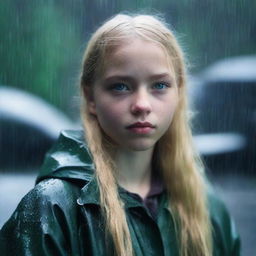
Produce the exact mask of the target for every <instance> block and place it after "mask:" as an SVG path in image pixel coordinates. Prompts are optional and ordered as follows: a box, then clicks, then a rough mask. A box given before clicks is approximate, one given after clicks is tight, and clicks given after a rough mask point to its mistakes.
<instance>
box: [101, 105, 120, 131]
mask: <svg viewBox="0 0 256 256" xmlns="http://www.w3.org/2000/svg"><path fill="white" fill-rule="evenodd" d="M96 113H97V117H98V120H99V122H100V124H101V125H102V126H105V125H107V126H114V125H115V124H116V123H118V121H119V120H121V119H122V118H123V116H124V111H123V108H122V107H121V106H117V105H116V104H113V103H112V104H111V103H107V104H101V105H98V107H97V108H96ZM103 128H104V127H103Z"/></svg>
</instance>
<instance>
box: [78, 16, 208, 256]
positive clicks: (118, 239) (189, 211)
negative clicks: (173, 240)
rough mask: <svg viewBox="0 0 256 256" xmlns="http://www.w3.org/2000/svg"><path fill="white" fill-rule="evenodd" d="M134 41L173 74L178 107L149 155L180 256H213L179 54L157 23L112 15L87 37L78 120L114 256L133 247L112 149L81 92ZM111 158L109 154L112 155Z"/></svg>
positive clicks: (172, 38)
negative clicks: (162, 59)
mask: <svg viewBox="0 0 256 256" xmlns="http://www.w3.org/2000/svg"><path fill="white" fill-rule="evenodd" d="M132 36H134V37H139V38H142V39H144V40H150V41H153V42H155V43H157V44H159V45H161V46H162V48H163V49H164V50H165V51H166V53H167V54H168V57H169V60H170V62H171V64H172V67H173V69H174V72H175V75H176V77H175V79H176V83H177V85H178V90H179V103H178V106H177V109H176V112H175V114H174V117H173V121H172V124H171V125H170V127H169V129H168V131H167V132H166V133H165V135H164V136H163V137H162V138H161V139H160V140H159V141H158V142H157V144H156V148H155V151H154V159H156V162H157V167H158V170H161V172H162V175H163V177H164V181H165V186H166V190H167V193H168V200H169V210H170V211H171V212H172V214H173V217H174V219H175V223H176V224H175V225H176V230H177V238H178V241H179V247H180V255H182V256H189V255H190V256H192V255H204V256H210V255H212V237H211V223H210V217H209V213H208V208H207V199H206V188H205V181H204V173H203V166H202V164H201V161H200V158H199V156H198V154H197V153H196V150H195V149H194V148H193V143H192V135H191V128H190V118H189V117H188V114H187V99H186V87H185V84H186V81H185V75H186V74H185V73H186V72H185V67H184V58H183V53H182V51H181V49H180V47H179V44H178V43H177V40H176V38H175V36H174V34H173V32H172V31H171V30H170V29H168V28H167V26H166V25H165V23H164V22H163V21H162V20H160V19H159V18H155V17H153V16H149V15H137V16H129V15H116V16H115V17H113V18H112V19H110V20H109V21H107V22H106V23H104V24H103V25H102V26H101V27H100V28H99V29H98V30H97V31H96V32H95V33H94V34H93V36H92V37H91V39H90V41H89V43H88V46H87V49H86V51H85V54H84V58H83V66H82V74H81V84H80V85H81V91H82V94H83V99H84V101H83V104H82V107H81V116H82V119H83V124H84V128H85V136H86V139H87V143H88V146H89V148H90V150H91V153H92V156H93V160H94V163H95V166H96V173H95V175H96V178H97V182H98V185H99V190H100V202H101V208H102V212H103V215H104V217H105V222H106V228H107V231H108V232H109V233H110V234H111V236H112V239H113V243H114V248H115V253H116V255H118V256H131V255H133V248H132V242H131V237H130V232H129V228H128V225H127V221H126V215H125V211H124V208H123V203H122V201H121V199H120V198H119V195H118V186H117V181H116V175H115V174H116V170H115V165H114V161H113V150H114V148H113V145H111V143H109V141H108V140H107V138H106V136H105V134H104V133H103V132H102V130H101V127H100V126H99V123H98V121H97V118H96V117H95V116H93V115H91V114H90V113H89V110H88V107H87V102H86V98H87V99H88V97H90V96H89V95H88V94H87V93H86V92H88V90H87V91H86V88H87V89H88V88H90V87H91V86H93V83H94V81H95V78H96V77H97V74H100V72H102V70H103V68H104V59H105V56H106V54H107V53H108V52H109V53H110V54H111V51H112V50H114V49H115V47H116V46H117V45H119V44H121V43H122V42H123V41H124V40H125V39H127V38H131V37H132ZM111 152H112V153H111Z"/></svg>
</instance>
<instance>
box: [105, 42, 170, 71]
mask: <svg viewBox="0 0 256 256" xmlns="http://www.w3.org/2000/svg"><path fill="white" fill-rule="evenodd" d="M137 68H139V69H142V68H143V70H144V71H147V70H148V71H151V72H152V70H154V71H155V72H156V73H158V72H170V73H173V72H172V71H173V68H172V64H171V61H170V57H169V55H168V53H167V51H166V50H165V49H164V47H163V46H161V45H160V44H159V43H156V42H153V41H148V40H144V39H140V38H133V39H127V40H123V41H121V42H120V43H119V44H118V45H115V46H111V47H109V49H108V50H107V52H106V55H105V58H104V63H103V74H104V75H106V74H107V73H111V72H113V71H118V70H126V71H127V72H129V71H131V70H136V69H137Z"/></svg>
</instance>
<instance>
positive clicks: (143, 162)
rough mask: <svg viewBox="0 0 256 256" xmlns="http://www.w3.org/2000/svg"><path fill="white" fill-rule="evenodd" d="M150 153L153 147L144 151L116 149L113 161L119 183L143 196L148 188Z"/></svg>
mask: <svg viewBox="0 0 256 256" xmlns="http://www.w3.org/2000/svg"><path fill="white" fill-rule="evenodd" d="M152 154H153V148H152V149H149V150H146V151H127V150H123V149H121V150H118V152H117V153H116V155H115V162H116V167H117V170H118V173H117V180H118V183H119V185H120V186H122V187H123V188H125V189H126V190H128V191H130V192H133V193H137V194H139V195H140V196H141V197H142V198H144V197H145V196H146V195H147V194H148V192H149V189H150V183H151V182H150V181H151V160H152Z"/></svg>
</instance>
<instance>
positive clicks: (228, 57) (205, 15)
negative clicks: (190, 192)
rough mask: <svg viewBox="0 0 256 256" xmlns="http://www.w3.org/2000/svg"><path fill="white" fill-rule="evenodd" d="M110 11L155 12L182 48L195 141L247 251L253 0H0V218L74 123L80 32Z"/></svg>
mask: <svg viewBox="0 0 256 256" xmlns="http://www.w3.org/2000/svg"><path fill="white" fill-rule="evenodd" d="M119 12H131V13H146V14H157V15H161V16H163V17H164V18H165V19H166V21H167V22H168V23H169V24H171V28H172V29H173V30H174V31H175V34H176V36H177V38H178V40H179V42H180V44H181V45H182V47H183V50H184V51H185V55H186V58H187V63H188V74H189V76H188V95H189V103H190V106H191V109H192V110H193V112H194V113H195V116H194V122H193V130H194V138H195V144H196V146H197V147H198V150H199V151H200V153H201V155H202V157H203V160H204V162H205V164H206V172H207V175H208V177H209V179H210V181H211V182H212V183H213V184H214V186H215V188H216V191H217V193H218V194H219V195H220V197H221V198H222V199H223V200H224V201H225V203H226V205H227V207H228V209H229V211H230V213H231V215H232V217H233V218H234V219H235V222H236V225H237V228H238V231H239V233H240V235H241V239H242V255H243V256H247V255H249V256H250V255H256V245H255V244H256V235H255V230H256V15H255V13H256V1H250V0H232V1H230V0H221V1H220V0H219V1H212V0H179V1H169V0H158V1H156V0H148V1H145V0H137V1H134V0H130V1H124V0H109V1H107V0H94V1H89V0H33V1H29V0H22V1H20V0H3V1H1V3H0V38H1V39H0V63H1V64H0V65H1V68H0V228H1V227H2V225H3V223H4V222H5V221H6V220H7V219H8V218H9V217H10V215H11V213H12V212H13V211H14V209H15V208H16V206H17V204H18V202H19V201H20V199H21V198H22V197H23V196H24V195H25V194H26V193H27V192H28V191H29V190H30V189H31V188H32V187H33V186H34V180H35V177H36V175H37V172H38V170H39V168H40V165H41V163H42V161H43V157H44V154H45V152H46V151H47V150H48V149H49V148H50V147H51V145H52V144H53V143H54V141H55V140H56V139H57V137H58V134H59V132H60V130H62V129H79V128H80V120H79V86H78V79H79V73H80V64H81V60H82V56H83V52H84V49H85V46H86V42H87V40H88V38H89V37H90V35H91V34H92V33H93V31H94V30H95V29H96V28H97V27H98V26H99V25H100V24H101V23H102V22H104V21H105V20H106V19H108V18H109V17H111V16H112V15H114V14H116V13H119Z"/></svg>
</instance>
